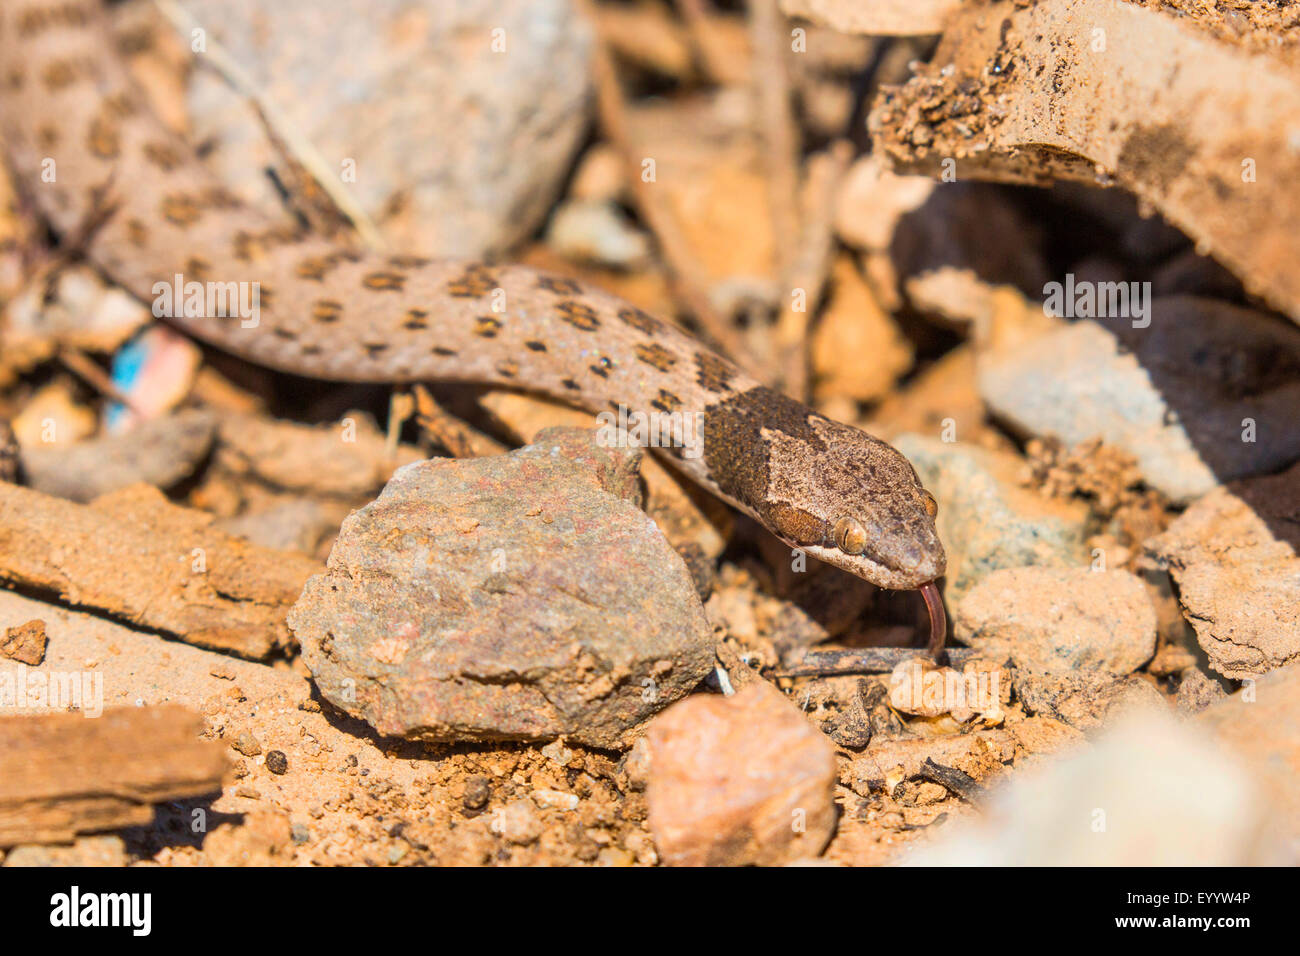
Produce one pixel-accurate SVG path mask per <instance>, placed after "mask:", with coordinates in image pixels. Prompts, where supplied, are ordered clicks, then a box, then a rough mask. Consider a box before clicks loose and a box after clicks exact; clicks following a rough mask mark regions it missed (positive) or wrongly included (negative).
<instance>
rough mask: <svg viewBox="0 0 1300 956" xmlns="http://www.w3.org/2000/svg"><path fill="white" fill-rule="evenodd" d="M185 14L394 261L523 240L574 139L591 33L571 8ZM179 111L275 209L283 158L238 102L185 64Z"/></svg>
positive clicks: (424, 4) (386, 7)
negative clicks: (300, 141)
mask: <svg viewBox="0 0 1300 956" xmlns="http://www.w3.org/2000/svg"><path fill="white" fill-rule="evenodd" d="M186 6H187V9H188V10H189V12H190V13H192V14H193V15H194V17H195V18H196V19H197V20H198V21H200V22H201V23H202V24H203V25H204V26H205V27H207V28H208V29H209V30H210V31H211V35H212V36H211V40H210V41H209V42H213V41H216V42H219V43H221V44H222V45H223V46H224V47H225V48H226V49H227V50H231V51H239V54H238V55H239V62H240V65H241V67H242V68H243V69H244V70H246V71H247V72H248V74H249V78H250V79H251V80H252V83H253V86H254V87H255V88H256V89H257V90H258V91H259V93H261V94H262V95H263V96H264V97H265V98H266V99H267V100H268V101H269V102H271V103H272V104H274V106H275V108H276V109H277V110H278V111H280V112H281V113H282V114H283V115H284V116H285V117H286V118H287V119H288V121H289V122H290V123H291V124H292V126H293V127H294V129H295V130H296V131H297V132H298V133H299V134H300V135H301V136H302V137H303V138H304V139H306V140H307V141H308V142H310V143H312V144H313V145H314V146H315V147H316V149H317V150H318V151H319V153H320V156H321V158H322V159H323V160H324V163H325V165H326V168H327V169H328V170H329V171H330V172H332V173H333V174H334V175H335V176H339V175H340V172H341V173H342V175H343V178H344V182H345V184H346V187H347V189H348V191H349V193H350V195H351V196H352V197H354V198H355V200H356V201H357V202H358V203H359V205H360V206H361V208H362V209H364V210H365V211H366V212H367V213H368V214H369V215H370V216H371V217H373V218H374V219H375V220H376V221H378V223H379V225H381V226H382V227H383V230H384V232H385V235H386V237H387V239H388V240H389V241H390V243H391V245H392V247H393V248H395V249H401V250H402V251H404V252H411V253H415V252H419V253H422V254H428V255H459V256H467V257H472V258H478V257H480V256H482V255H484V254H488V253H491V252H499V251H502V250H504V249H506V248H508V247H510V246H512V245H514V244H515V243H517V242H519V241H521V240H522V239H524V238H525V237H527V236H529V235H530V234H531V233H532V232H533V231H534V230H535V229H536V228H537V227H538V226H539V225H540V224H541V221H542V218H543V217H544V216H545V215H546V212H547V210H548V209H549V208H550V206H551V204H552V202H553V201H554V199H555V196H556V193H557V192H558V190H559V187H560V185H561V181H562V180H563V178H564V176H565V174H566V172H567V171H568V167H569V162H570V159H571V158H572V156H573V153H574V151H575V150H576V148H577V146H578V144H579V142H580V141H581V138H582V136H583V134H584V132H585V130H586V121H587V110H586V105H587V98H588V89H589V80H588V77H589V72H588V55H589V52H590V48H591V37H590V31H589V29H588V27H587V24H586V23H585V22H584V21H583V20H582V18H581V17H579V16H577V15H576V11H575V9H574V7H573V5H572V4H571V3H569V2H568V0H506V2H501V0H457V2H456V3H453V4H447V3H439V2H436V0H421V2H415V3H411V2H408V0H348V2H336V3H331V4H330V6H329V7H328V8H321V9H312V8H310V7H304V6H301V5H298V4H275V5H273V6H271V7H266V6H265V5H263V4H261V3H259V2H257V0H234V2H232V0H194V2H192V3H189V4H187V5H186ZM503 45H504V49H503V48H502V46H503ZM189 115H190V119H191V122H192V123H193V126H194V128H193V131H192V134H193V136H194V141H195V142H210V143H215V144H216V148H215V149H214V150H213V152H212V155H210V156H208V157H207V158H208V160H209V163H210V164H215V166H216V167H217V168H218V171H219V172H221V173H222V174H223V175H224V176H225V177H226V178H227V180H228V181H229V182H230V183H231V184H232V186H233V187H234V188H236V189H238V190H240V191H241V192H244V193H245V194H249V195H251V196H252V197H253V198H257V199H262V200H265V201H266V202H268V203H272V204H276V205H278V202H277V200H276V198H275V196H274V194H273V191H272V188H271V184H270V182H269V179H268V177H267V176H265V175H264V170H265V168H266V167H268V166H278V165H281V164H280V157H279V156H278V155H276V153H275V151H274V150H273V149H272V148H271V147H270V146H269V144H267V143H266V141H265V136H264V135H263V132H262V129H261V127H260V125H259V122H258V119H257V117H256V115H255V114H254V112H253V111H252V110H251V109H250V108H249V105H248V104H247V102H246V101H245V100H244V98H243V97H241V96H239V95H238V94H237V93H235V92H234V91H232V90H231V89H230V86H229V84H228V83H227V82H226V81H225V80H224V79H223V78H222V77H220V76H218V75H217V74H216V73H215V72H212V71H205V70H196V71H194V72H193V74H192V76H191V82H190V89H189ZM451 131H454V135H452V133H451ZM521 157H527V160H526V161H523V162H521V161H520V158H521ZM349 172H350V173H351V175H350V176H349V175H348V174H349Z"/></svg>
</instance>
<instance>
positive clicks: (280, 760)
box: [266, 750, 289, 774]
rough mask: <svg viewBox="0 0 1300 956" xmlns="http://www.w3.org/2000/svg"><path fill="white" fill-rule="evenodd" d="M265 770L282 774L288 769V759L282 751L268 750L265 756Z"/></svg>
mask: <svg viewBox="0 0 1300 956" xmlns="http://www.w3.org/2000/svg"><path fill="white" fill-rule="evenodd" d="M266 769H267V770H269V771H271V773H274V774H283V773H285V772H286V771H288V769H289V758H288V757H286V756H285V755H284V751H283V750H270V751H267V754H266Z"/></svg>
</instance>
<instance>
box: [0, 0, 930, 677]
mask: <svg viewBox="0 0 1300 956" xmlns="http://www.w3.org/2000/svg"><path fill="white" fill-rule="evenodd" d="M0 50H2V51H3V60H2V63H3V67H2V72H0V84H2V87H0V132H2V134H3V136H4V147H5V150H6V152H7V155H8V157H9V160H10V162H11V164H12V168H13V170H14V173H15V176H16V177H17V181H18V183H19V187H20V189H21V190H22V191H23V192H24V194H25V195H28V196H30V197H31V199H32V202H33V203H34V204H35V205H36V207H37V208H38V209H39V210H40V211H41V212H42V214H43V215H45V216H46V217H47V218H48V220H49V221H50V223H51V225H52V226H53V228H54V229H55V230H56V231H57V232H58V233H60V234H63V235H67V234H69V233H73V232H76V231H77V230H79V229H82V228H84V224H85V223H87V222H90V221H92V220H93V219H95V217H96V216H97V215H98V214H99V213H98V210H99V209H100V208H101V207H102V205H103V197H104V196H105V194H106V193H107V194H108V195H110V196H111V207H112V211H111V214H110V215H108V217H107V218H106V219H105V220H104V221H103V222H101V223H99V224H98V226H97V227H96V228H95V229H94V230H93V231H91V232H90V234H89V235H88V237H87V238H86V240H85V254H86V256H87V257H88V258H89V259H90V260H91V261H93V262H94V263H95V264H96V265H97V266H98V267H99V268H100V269H102V270H103V271H104V273H105V274H107V275H108V276H109V277H111V278H112V279H113V280H114V281H116V282H118V283H120V284H121V285H122V286H123V287H125V288H126V289H128V290H129V291H131V292H132V293H133V294H134V295H136V296H138V297H139V298H141V299H142V300H143V301H146V302H149V301H153V300H154V299H155V298H156V290H155V285H156V284H158V283H166V284H168V285H170V284H171V283H172V282H173V277H174V276H175V275H177V274H180V275H183V276H184V278H185V280H186V281H198V282H209V283H210V282H220V283H226V282H245V283H248V282H257V283H259V284H260V296H261V302H260V318H259V321H258V324H257V325H256V326H253V327H248V326H246V325H245V324H244V323H242V322H241V321H240V319H239V318H238V317H233V318H217V317H186V316H183V315H176V316H174V317H169V321H170V322H172V323H173V324H174V325H176V326H178V327H180V328H182V329H184V330H185V331H186V332H188V333H190V334H192V335H194V336H195V337H196V338H199V339H202V340H203V341H205V342H209V343H212V344H213V345H215V346H217V347H219V348H221V349H224V350H227V351H229V352H232V353H234V354H236V355H238V356H241V357H243V358H245V359H248V360H249V361H252V362H256V363H258V364H260V365H265V366H269V367H271V368H276V369H281V370H283V371H287V372H293V373H296V374H298V375H305V376H311V377H314V378H321V379H329V380H334V381H349V382H391V383H400V382H414V381H435V380H436V381H458V382H476V383H493V384H501V385H507V386H514V387H518V388H525V389H528V390H531V391H535V392H540V393H544V394H548V395H552V396H555V397H557V398H559V399H561V400H563V401H566V402H569V403H571V404H575V405H578V406H581V407H584V408H587V409H589V410H592V411H603V410H605V409H608V408H615V409H617V408H619V407H620V406H621V407H624V408H626V409H630V410H633V411H640V412H642V413H645V414H650V413H652V412H657V413H661V414H671V413H677V414H696V415H698V416H699V418H698V421H699V423H700V433H701V435H702V449H700V451H701V452H702V453H698V454H692V455H688V454H684V453H683V449H682V448H680V447H679V448H676V449H663V451H665V452H667V453H670V454H673V453H675V454H674V460H675V462H676V464H677V465H678V466H679V467H680V468H681V469H682V470H683V471H685V472H686V473H687V474H689V475H690V476H691V477H692V478H693V479H694V480H695V481H697V482H699V483H700V484H702V485H704V486H705V487H706V488H708V489H710V490H711V491H713V492H714V493H715V494H717V495H719V496H720V497H722V498H723V499H725V500H726V501H729V502H730V503H732V504H733V505H735V506H736V507H738V508H740V509H741V510H743V511H746V512H748V513H749V514H750V515H752V516H753V517H755V518H756V519H757V520H758V521H760V522H761V523H762V524H763V525H764V526H766V527H767V528H768V529H769V530H770V531H772V532H773V533H774V534H776V535H777V536H779V537H780V538H781V539H782V540H784V541H785V542H787V543H788V544H790V545H791V546H793V547H796V548H801V549H803V550H804V551H806V552H807V553H808V554H811V555H813V556H814V557H816V558H818V559H820V560H822V561H826V562H828V563H830V564H833V565H835V566H837V567H840V568H843V569H844V570H846V571H849V572H851V573H853V574H856V575H858V576H860V577H863V578H866V579H867V580H868V581H872V582H874V583H875V584H878V585H880V586H882V587H887V588H897V589H911V588H921V589H922V593H923V594H924V596H925V598H926V604H927V607H928V608H929V611H930V615H931V647H932V648H933V649H934V650H936V652H937V650H938V649H939V648H941V647H942V641H943V636H944V630H945V627H944V618H943V611H942V604H941V602H940V600H939V596H938V591H937V589H936V587H935V586H934V584H933V582H934V581H935V579H937V578H939V577H940V576H942V575H943V573H944V570H945V565H946V559H945V556H944V551H943V546H942V545H941V544H940V542H939V537H938V535H937V533H936V531H935V523H934V518H935V514H936V512H937V506H936V504H935V500H934V498H933V497H932V496H931V495H930V494H929V493H928V492H927V491H926V490H925V489H924V488H922V487H921V483H920V480H919V479H918V478H917V475H916V471H915V469H913V468H912V465H911V464H910V463H909V462H908V461H907V459H906V458H904V457H903V456H902V455H901V454H899V452H897V451H896V450H895V449H893V448H892V447H890V446H889V445H887V444H885V443H884V442H882V441H879V440H878V439H876V438H873V437H871V436H870V435H867V434H865V433H864V432H862V431H859V430H858V429H856V428H852V427H850V426H848V425H844V424H841V423H839V422H835V421H832V420H830V419H828V418H825V417H823V416H821V415H819V414H817V413H815V412H813V411H812V410H810V409H809V408H807V407H805V406H804V405H802V404H800V403H798V402H796V401H794V400H792V399H790V398H787V397H786V396H784V395H782V394H781V393H779V392H776V391H773V390H771V389H769V388H766V387H764V386H763V385H761V384H759V383H758V382H757V381H755V380H753V379H751V378H749V377H747V376H746V375H745V374H744V373H743V372H741V371H740V370H739V369H738V368H737V367H736V366H735V365H733V364H732V363H731V362H728V361H727V360H725V359H723V358H721V357H719V356H718V355H716V354H715V353H713V352H711V351H709V350H708V349H706V348H705V347H704V346H702V345H701V344H700V343H699V342H697V341H695V340H694V339H692V338H691V337H690V336H688V335H687V334H686V333H684V332H682V331H679V330H678V329H676V328H675V327H673V326H672V325H669V324H667V323H665V322H662V321H660V320H658V319H656V318H654V317H653V316H650V315H647V314H646V313H645V312H642V311H641V310H639V309H637V308H635V307H633V306H631V305H629V304H628V303H626V302H624V301H622V300H620V299H618V298H615V297H613V296H611V295H608V294H606V293H603V292H600V291H598V290H595V289H592V288H589V287H587V286H585V285H583V284H581V283H578V282H575V281H573V280H572V279H567V278H559V277H556V276H549V275H545V274H543V273H539V272H536V271H533V270H531V269H527V268H523V267H519V266H486V265H482V264H477V263H467V262H462V261H450V260H438V261H430V260H426V259H420V258H414V257H406V256H384V255H378V254H373V253H367V252H359V251H354V250H352V249H350V248H347V247H345V246H343V245H340V244H339V243H337V242H333V241H327V240H324V239H322V238H320V237H318V236H313V235H311V234H310V233H306V232H304V231H303V230H301V229H297V228H294V227H292V226H288V227H287V226H285V225H284V223H283V220H282V219H277V218H275V217H272V216H270V215H267V214H265V213H264V212H262V211H260V210H259V209H256V208H253V207H251V206H249V205H247V204H245V203H244V202H242V201H240V200H239V199H238V198H236V197H234V196H233V195H231V193H230V192H229V191H228V190H227V189H225V188H224V187H223V186H222V185H221V183H220V182H219V181H218V180H217V179H216V178H215V177H214V175H213V174H212V173H210V172H209V171H208V170H207V169H206V168H205V167H204V165H203V164H202V163H201V162H200V161H199V159H198V157H197V156H196V154H195V152H194V150H193V148H192V147H190V146H189V145H188V144H186V143H185V142H184V141H182V140H181V139H179V138H178V137H177V136H176V135H175V134H173V133H172V132H170V131H169V130H168V129H167V128H166V127H164V126H163V124H162V123H161V122H160V121H159V120H157V119H156V118H155V117H154V116H153V115H152V114H151V113H150V111H149V109H148V107H147V104H146V103H145V101H144V98H143V95H142V94H141V93H140V92H139V91H138V90H137V89H136V88H135V87H134V85H133V84H132V82H131V81H130V79H129V77H128V76H127V73H126V70H125V67H124V65H123V64H122V62H120V60H119V59H118V56H117V54H116V52H115V50H114V49H113V43H112V40H111V32H110V30H109V28H108V24H107V22H106V19H105V17H104V14H103V11H102V10H101V9H100V8H99V4H98V2H94V0H80V2H68V0H0ZM864 360H869V357H864Z"/></svg>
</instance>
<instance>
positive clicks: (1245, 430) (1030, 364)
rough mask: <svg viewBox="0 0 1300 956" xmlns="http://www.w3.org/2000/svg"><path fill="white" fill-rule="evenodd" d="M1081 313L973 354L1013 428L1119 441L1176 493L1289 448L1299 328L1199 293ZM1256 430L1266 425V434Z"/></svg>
mask: <svg viewBox="0 0 1300 956" xmlns="http://www.w3.org/2000/svg"><path fill="white" fill-rule="evenodd" d="M1149 306H1150V311H1149V314H1147V315H1146V316H1145V317H1143V318H1140V319H1137V318H1135V319H1133V320H1131V321H1134V322H1138V323H1142V322H1149V323H1150V327H1149V328H1145V327H1142V328H1137V327H1133V326H1132V325H1130V320H1128V319H1124V320H1120V321H1114V322H1105V323H1103V322H1101V321H1092V320H1084V321H1080V322H1077V323H1074V324H1072V325H1066V326H1063V327H1061V328H1059V329H1057V330H1056V331H1054V332H1050V333H1048V334H1046V335H1043V336H1041V337H1038V338H1034V339H1031V340H1029V341H1028V342H1024V343H1018V344H1016V345H1013V346H1011V347H1009V348H998V347H992V348H990V349H987V350H985V351H983V352H982V353H981V354H980V371H979V384H980V393H981V394H982V395H983V397H984V399H985V401H986V402H987V403H988V406H989V408H990V409H991V410H992V411H994V412H995V413H996V414H998V415H1000V416H1002V417H1003V418H1005V419H1006V420H1007V421H1008V422H1010V423H1011V424H1012V425H1014V426H1015V427H1016V428H1018V429H1019V430H1021V431H1022V432H1024V433H1027V434H1031V435H1035V436H1037V437H1040V438H1047V437H1051V438H1057V439H1059V440H1060V441H1062V442H1063V443H1064V444H1065V445H1066V446H1068V447H1073V446H1075V445H1078V444H1080V443H1082V442H1085V441H1087V440H1089V439H1091V438H1094V437H1100V438H1101V439H1102V440H1103V441H1104V442H1105V443H1106V444H1107V445H1110V446H1113V447H1115V448H1120V449H1123V450H1125V451H1127V452H1129V453H1130V454H1132V455H1133V456H1134V457H1135V458H1136V459H1137V462H1138V466H1139V468H1140V469H1141V471H1142V475H1143V477H1144V478H1145V479H1146V480H1147V482H1148V483H1149V484H1150V485H1151V486H1152V487H1154V488H1156V489H1158V490H1160V491H1162V492H1163V493H1164V494H1166V495H1167V496H1168V497H1169V498H1170V499H1171V500H1172V501H1174V502H1175V503H1186V502H1188V501H1191V500H1193V499H1194V498H1197V497H1199V496H1200V495H1203V494H1205V493H1206V492H1208V491H1209V490H1210V489H1212V488H1214V487H1215V486H1216V485H1218V484H1220V483H1222V482H1225V481H1230V480H1232V479H1234V478H1242V477H1246V476H1249V475H1257V474H1263V473H1267V472H1269V471H1272V470H1273V469H1275V468H1278V467H1280V466H1281V465H1285V464H1287V463H1288V462H1291V461H1293V460H1295V458H1296V457H1298V456H1300V418H1297V416H1296V414H1295V409H1296V407H1297V405H1300V332H1297V331H1296V330H1295V329H1293V328H1290V327H1288V326H1286V325H1284V324H1282V323H1279V322H1277V321H1275V320H1273V319H1270V318H1269V317H1267V316H1265V315H1263V314H1261V313H1258V312H1253V311H1251V310H1249V309H1240V308H1236V307H1234V306H1230V305H1226V304H1224V303H1221V302H1214V301H1211V300H1206V299H1197V298H1193V297H1190V296H1175V297H1171V298H1167V299H1158V300H1156V301H1154V302H1151V303H1149ZM1265 436H1266V437H1265Z"/></svg>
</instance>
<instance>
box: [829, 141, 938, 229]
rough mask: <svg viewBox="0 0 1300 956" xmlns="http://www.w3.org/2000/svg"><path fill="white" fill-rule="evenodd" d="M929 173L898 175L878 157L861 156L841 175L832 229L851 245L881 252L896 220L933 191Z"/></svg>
mask: <svg viewBox="0 0 1300 956" xmlns="http://www.w3.org/2000/svg"><path fill="white" fill-rule="evenodd" d="M934 188H935V183H934V180H933V179H931V178H930V177H929V176H899V175H897V174H896V173H893V172H891V171H890V170H889V169H888V168H887V167H886V165H885V164H884V163H883V162H881V161H880V159H878V158H877V157H873V156H864V157H862V158H861V159H859V160H858V161H857V162H855V163H854V164H853V166H852V168H851V169H850V170H849V172H848V175H846V176H845V177H844V184H843V185H842V186H841V187H840V194H839V197H838V200H837V202H836V203H835V232H836V233H837V234H838V235H839V237H840V238H841V239H843V240H844V242H845V243H847V244H848V245H850V246H853V247H855V248H857V249H870V250H873V251H877V252H883V251H884V250H886V249H888V248H889V243H890V240H892V239H893V238H894V229H895V228H896V227H897V226H898V220H899V219H901V218H902V217H903V216H904V215H906V214H907V213H909V212H911V211H912V210H914V209H916V208H917V207H919V206H920V205H921V204H922V203H924V202H925V201H926V200H927V199H928V198H929V197H930V193H931V192H933V191H934Z"/></svg>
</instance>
